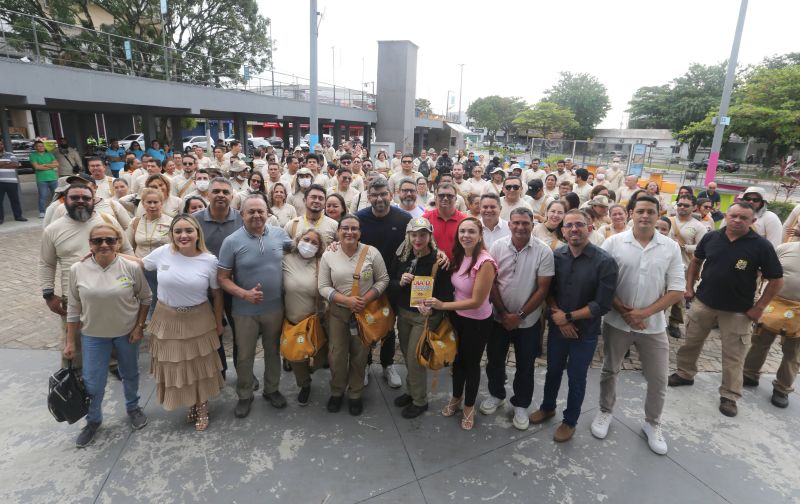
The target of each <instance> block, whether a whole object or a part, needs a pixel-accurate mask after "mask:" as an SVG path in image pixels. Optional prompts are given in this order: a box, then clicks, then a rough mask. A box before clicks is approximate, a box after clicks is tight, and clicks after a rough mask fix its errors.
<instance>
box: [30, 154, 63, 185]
mask: <svg viewBox="0 0 800 504" xmlns="http://www.w3.org/2000/svg"><path fill="white" fill-rule="evenodd" d="M55 160H56V158H55V156H53V154H52V153H50V152H42V153H41V154H40V153H38V152H31V154H30V161H31V163H36V164H49V163H52V162H54V161H55ZM51 180H58V168H52V169H50V170H36V182H49V181H51Z"/></svg>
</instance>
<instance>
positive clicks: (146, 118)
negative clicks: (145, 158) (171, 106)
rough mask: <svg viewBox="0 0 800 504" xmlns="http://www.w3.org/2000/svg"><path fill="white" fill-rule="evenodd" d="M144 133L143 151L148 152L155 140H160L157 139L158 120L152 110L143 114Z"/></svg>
mask: <svg viewBox="0 0 800 504" xmlns="http://www.w3.org/2000/svg"><path fill="white" fill-rule="evenodd" d="M142 133H144V143H145V145H142V150H147V149H148V147H150V143H151V142H152V141H153V140H158V138H156V119H155V117H153V112H151V111H150V110H146V111H145V112H143V113H142Z"/></svg>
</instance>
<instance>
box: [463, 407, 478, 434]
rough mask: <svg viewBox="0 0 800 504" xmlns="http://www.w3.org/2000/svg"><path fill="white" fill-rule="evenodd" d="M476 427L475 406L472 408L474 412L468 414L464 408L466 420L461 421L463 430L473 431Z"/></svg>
mask: <svg viewBox="0 0 800 504" xmlns="http://www.w3.org/2000/svg"><path fill="white" fill-rule="evenodd" d="M474 425H475V406H472V411H470V412H469V413H467V408H464V418H462V419H461V428H462V429H464V430H472V427H473V426H474Z"/></svg>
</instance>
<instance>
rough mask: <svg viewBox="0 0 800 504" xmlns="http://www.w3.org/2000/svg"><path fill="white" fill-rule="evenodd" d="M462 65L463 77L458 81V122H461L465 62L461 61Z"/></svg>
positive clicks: (460, 64)
mask: <svg viewBox="0 0 800 504" xmlns="http://www.w3.org/2000/svg"><path fill="white" fill-rule="evenodd" d="M458 66H460V67H461V79H460V80H459V83H458V122H461V91H463V89H464V63H459V65H458Z"/></svg>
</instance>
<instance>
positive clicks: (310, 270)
mask: <svg viewBox="0 0 800 504" xmlns="http://www.w3.org/2000/svg"><path fill="white" fill-rule="evenodd" d="M316 262H317V259H316V258H314V257H312V258H311V259H303V257H302V256H301V255H300V254H298V253H297V252H293V253H291V254H286V255H285V256H284V257H283V306H284V311H283V314H284V317H286V320H288V321H289V322H290V323H292V324H296V323H298V322H300V321H301V320H303V319H304V318H306V317H308V316H309V315H311V314H313V313H315V312H318V311H319V312H321V311H324V305H325V300H324V299H322V296H320V294H319V284H318V281H317V267H316Z"/></svg>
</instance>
